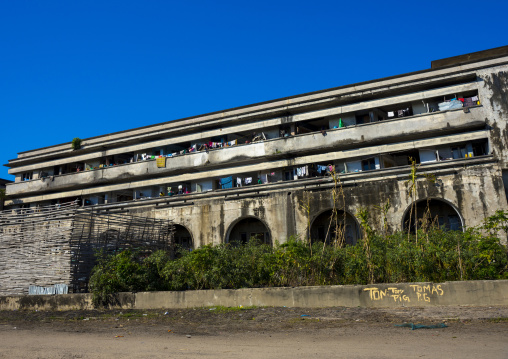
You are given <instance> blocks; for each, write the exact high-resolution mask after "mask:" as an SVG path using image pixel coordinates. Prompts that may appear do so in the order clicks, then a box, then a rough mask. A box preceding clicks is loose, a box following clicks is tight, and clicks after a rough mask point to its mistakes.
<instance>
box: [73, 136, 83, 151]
mask: <svg viewBox="0 0 508 359" xmlns="http://www.w3.org/2000/svg"><path fill="white" fill-rule="evenodd" d="M71 148H72V149H73V150H79V149H80V148H81V138H79V137H74V138H73V139H72V142H71Z"/></svg>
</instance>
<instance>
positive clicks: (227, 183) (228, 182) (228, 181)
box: [219, 176, 233, 189]
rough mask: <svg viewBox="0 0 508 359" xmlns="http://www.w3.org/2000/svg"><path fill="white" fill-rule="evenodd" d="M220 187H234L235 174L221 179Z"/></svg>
mask: <svg viewBox="0 0 508 359" xmlns="http://www.w3.org/2000/svg"><path fill="white" fill-rule="evenodd" d="M219 184H220V188H222V189H226V188H233V176H229V177H224V178H221V179H220V180H219Z"/></svg>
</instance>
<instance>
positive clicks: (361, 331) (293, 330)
mask: <svg viewBox="0 0 508 359" xmlns="http://www.w3.org/2000/svg"><path fill="white" fill-rule="evenodd" d="M402 323H419V324H425V325H436V324H439V323H445V324H446V325H447V327H445V328H436V329H418V330H411V328H408V327H397V326H396V325H398V324H402ZM507 334H508V307H458V306H457V307H429V308H405V307H401V308H395V309H386V308H383V309H372V308H370V309H369V308H345V307H335V308H314V309H308V308H305V309H303V308H285V307H284V308H273V307H265V308H221V307H215V308H196V309H185V310H169V309H168V310H156V311H155V310H149V311H133V310H123V311H86V312H83V311H69V312H42V311H39V312H35V311H0V358H66V359H70V358H140V357H142V358H196V357H207V358H237V357H240V356H241V357H242V358H295V357H317V356H319V357H320V358H408V357H413V358H442V357H448V358H461V359H463V358H466V359H467V358H489V359H495V358H508V338H507Z"/></svg>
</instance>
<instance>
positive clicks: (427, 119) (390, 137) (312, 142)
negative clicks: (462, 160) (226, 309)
mask: <svg viewBox="0 0 508 359" xmlns="http://www.w3.org/2000/svg"><path fill="white" fill-rule="evenodd" d="M484 126H485V121H484V116H483V109H482V107H475V108H470V109H469V112H467V113H465V112H464V111H463V110H462V109H460V110H454V111H447V112H437V113H433V114H425V115H418V116H412V117H407V118H400V119H395V120H389V121H382V122H374V123H369V124H364V125H357V126H350V127H347V128H340V129H333V130H328V131H326V133H321V132H314V133H309V134H302V135H298V136H293V137H285V138H278V139H272V140H267V141H263V142H257V143H252V144H246V145H238V146H233V147H227V148H221V149H213V150H210V151H208V152H205V151H202V152H196V153H190V154H186V155H181V156H176V157H169V158H167V159H166V167H165V168H157V164H156V161H155V160H148V161H142V162H136V163H130V164H125V165H118V166H113V167H108V168H101V169H97V170H90V171H82V172H77V173H70V174H65V175H61V176H54V177H49V178H45V179H37V180H32V181H26V182H16V183H11V184H7V194H8V195H26V194H37V193H44V192H47V193H49V192H56V191H62V190H67V189H71V188H72V189H79V188H87V187H93V186H97V185H104V184H113V183H123V182H131V181H134V180H140V179H144V178H157V177H164V176H168V175H172V174H182V173H193V172H200V171H209V170H211V169H215V168H217V169H223V168H227V167H235V166H239V165H245V164H251V163H262V162H265V161H271V160H276V159H283V158H293V157H298V156H300V155H303V154H323V153H326V152H329V151H337V150H345V149H352V148H356V149H358V148H362V147H364V146H373V145H376V144H388V143H397V142H402V141H408V140H413V139H421V138H428V137H433V136H441V135H446V134H452V133H461V132H469V131H473V130H476V129H479V128H483V127H484Z"/></svg>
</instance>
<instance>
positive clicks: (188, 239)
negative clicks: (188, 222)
mask: <svg viewBox="0 0 508 359" xmlns="http://www.w3.org/2000/svg"><path fill="white" fill-rule="evenodd" d="M173 244H174V245H175V247H176V248H175V249H177V250H186V251H190V250H192V248H193V243H192V235H191V234H190V232H189V230H188V229H187V228H185V227H184V226H182V225H180V224H175V233H174V235H173Z"/></svg>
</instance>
